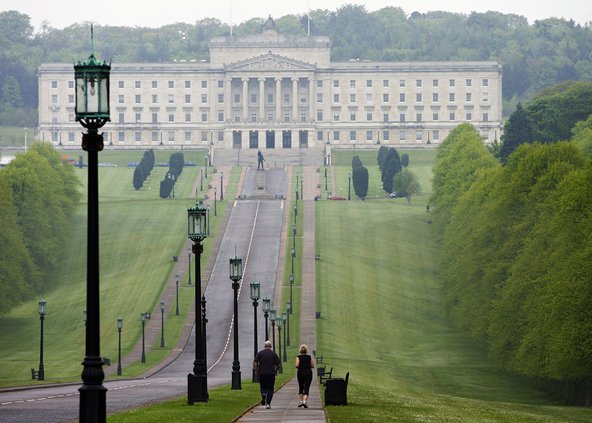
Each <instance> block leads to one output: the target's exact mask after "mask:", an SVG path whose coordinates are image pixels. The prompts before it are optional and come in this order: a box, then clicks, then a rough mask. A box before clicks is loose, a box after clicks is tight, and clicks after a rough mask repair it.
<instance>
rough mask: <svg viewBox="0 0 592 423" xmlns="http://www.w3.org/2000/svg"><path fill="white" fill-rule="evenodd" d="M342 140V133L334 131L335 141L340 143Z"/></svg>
mask: <svg viewBox="0 0 592 423" xmlns="http://www.w3.org/2000/svg"><path fill="white" fill-rule="evenodd" d="M340 138H341V132H339V131H333V141H339V139H340Z"/></svg>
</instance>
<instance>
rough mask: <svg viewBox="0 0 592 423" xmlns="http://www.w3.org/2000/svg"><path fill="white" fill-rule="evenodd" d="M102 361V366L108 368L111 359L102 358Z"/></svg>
mask: <svg viewBox="0 0 592 423" xmlns="http://www.w3.org/2000/svg"><path fill="white" fill-rule="evenodd" d="M102 360H103V364H104V365H105V366H110V365H111V359H110V358H107V357H103V358H102Z"/></svg>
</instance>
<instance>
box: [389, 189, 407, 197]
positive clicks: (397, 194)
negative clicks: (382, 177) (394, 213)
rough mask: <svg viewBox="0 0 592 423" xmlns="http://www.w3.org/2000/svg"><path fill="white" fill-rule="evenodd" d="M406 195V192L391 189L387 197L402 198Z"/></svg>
mask: <svg viewBox="0 0 592 423" xmlns="http://www.w3.org/2000/svg"><path fill="white" fill-rule="evenodd" d="M404 197H407V193H406V192H396V191H393V192H391V193H390V194H389V198H404Z"/></svg>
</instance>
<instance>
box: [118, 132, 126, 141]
mask: <svg viewBox="0 0 592 423" xmlns="http://www.w3.org/2000/svg"><path fill="white" fill-rule="evenodd" d="M117 141H119V142H124V141H125V132H123V131H121V132H118V133H117Z"/></svg>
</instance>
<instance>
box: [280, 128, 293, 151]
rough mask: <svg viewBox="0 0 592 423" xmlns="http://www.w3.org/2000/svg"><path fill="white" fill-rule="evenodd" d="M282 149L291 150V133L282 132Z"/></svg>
mask: <svg viewBox="0 0 592 423" xmlns="http://www.w3.org/2000/svg"><path fill="white" fill-rule="evenodd" d="M282 147H283V148H292V131H282Z"/></svg>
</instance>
